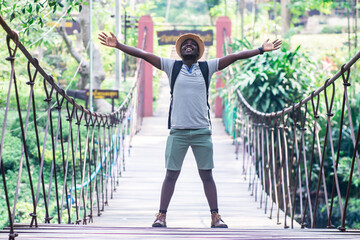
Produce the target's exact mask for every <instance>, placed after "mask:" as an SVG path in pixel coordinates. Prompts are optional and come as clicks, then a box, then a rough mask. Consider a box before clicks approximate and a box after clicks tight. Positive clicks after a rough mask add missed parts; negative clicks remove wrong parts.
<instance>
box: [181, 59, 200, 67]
mask: <svg viewBox="0 0 360 240" xmlns="http://www.w3.org/2000/svg"><path fill="white" fill-rule="evenodd" d="M182 61H183V64H185V65H187V66H188V67H189V68H191V65H193V64H194V63H197V60H196V59H183V60H182Z"/></svg>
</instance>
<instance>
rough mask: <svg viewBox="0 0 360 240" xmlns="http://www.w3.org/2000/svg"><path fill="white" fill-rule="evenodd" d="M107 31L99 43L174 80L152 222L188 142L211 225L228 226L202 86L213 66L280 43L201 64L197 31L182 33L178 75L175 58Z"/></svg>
mask: <svg viewBox="0 0 360 240" xmlns="http://www.w3.org/2000/svg"><path fill="white" fill-rule="evenodd" d="M110 34H111V36H108V35H107V34H106V33H104V32H102V33H101V34H99V40H100V43H101V44H103V45H105V46H108V47H113V48H117V49H119V50H121V51H123V52H124V53H126V54H129V55H131V56H134V57H138V58H142V59H144V60H145V61H147V62H149V63H150V64H152V65H153V66H155V67H156V68H158V69H160V70H163V71H165V72H166V74H167V75H168V77H169V83H170V85H172V82H173V81H174V80H176V81H175V83H173V84H174V85H173V86H171V87H173V89H171V94H172V103H171V105H172V106H171V109H170V112H169V115H170V114H171V117H169V127H170V128H171V131H170V134H169V136H168V139H167V144H166V151H165V159H166V169H167V171H166V175H165V179H164V182H163V185H162V189H161V199H160V209H159V213H158V214H157V216H156V219H155V221H154V223H153V224H152V226H153V227H166V213H167V209H168V206H169V203H170V199H171V197H172V195H173V193H174V188H175V183H176V181H177V179H178V177H179V174H180V170H181V167H182V163H183V160H184V157H185V154H186V152H187V150H188V148H189V146H191V148H192V151H193V153H194V156H195V159H196V163H197V167H198V172H199V175H200V178H201V180H202V182H203V186H204V191H205V195H206V198H207V201H208V204H209V207H210V212H211V227H212V228H227V227H228V226H227V225H226V224H225V222H224V221H223V220H222V219H221V217H220V215H219V210H218V203H217V191H216V185H215V182H214V179H213V177H212V169H213V168H214V164H213V145H212V139H211V130H210V117H209V114H208V106H207V92H208V89H206V87H207V86H209V83H210V80H211V76H212V75H213V73H214V72H216V71H220V70H222V69H224V68H226V67H227V66H229V65H230V64H232V63H234V62H235V61H237V60H239V59H244V58H250V57H253V56H255V55H258V54H262V53H264V52H268V51H273V50H277V49H279V48H280V46H281V41H280V40H275V41H274V42H269V39H268V40H266V41H265V42H264V43H263V45H262V46H261V47H260V48H258V49H253V50H245V51H241V52H237V53H232V54H229V55H227V56H225V57H222V58H219V59H212V60H209V61H206V63H207V66H206V67H201V66H200V65H199V62H198V60H199V59H200V58H201V57H202V55H203V53H204V48H205V47H204V43H203V41H202V40H201V38H200V36H198V35H195V34H191V33H188V34H184V35H182V36H180V37H179V38H178V40H177V42H176V51H177V53H178V55H179V56H180V57H181V59H182V63H180V67H181V69H180V71H179V72H178V75H177V77H176V76H175V77H174V76H172V73H173V70H174V69H175V67H174V65H175V60H172V59H168V58H161V57H158V56H156V55H154V54H152V53H148V52H145V51H143V50H141V49H138V48H134V47H130V46H126V45H124V44H122V43H120V42H118V41H117V39H116V37H115V36H114V35H113V34H112V33H110ZM201 65H204V64H201ZM204 69H206V70H204ZM204 71H205V72H207V74H206V75H208V79H204V78H205V76H204V74H203V73H204ZM174 72H175V71H174ZM172 78H174V79H172ZM205 81H207V82H205Z"/></svg>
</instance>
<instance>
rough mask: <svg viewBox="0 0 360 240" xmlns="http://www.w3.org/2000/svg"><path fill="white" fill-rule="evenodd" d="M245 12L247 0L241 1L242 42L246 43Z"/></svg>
mask: <svg viewBox="0 0 360 240" xmlns="http://www.w3.org/2000/svg"><path fill="white" fill-rule="evenodd" d="M244 11H245V0H240V16H241V40H242V41H244Z"/></svg>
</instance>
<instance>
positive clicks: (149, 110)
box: [137, 15, 154, 117]
mask: <svg viewBox="0 0 360 240" xmlns="http://www.w3.org/2000/svg"><path fill="white" fill-rule="evenodd" d="M145 29H146V35H145V38H146V39H145V48H144V49H143V50H145V51H146V52H151V53H152V52H153V40H154V37H153V35H154V22H153V20H152V18H151V16H150V15H146V16H142V17H141V18H140V19H139V24H138V46H137V47H138V48H142V45H143V38H144V32H145ZM139 80H140V82H142V83H143V84H139V100H141V101H143V103H142V104H140V105H143V107H144V109H143V116H144V117H150V116H152V115H153V87H152V82H153V66H152V65H151V64H150V63H148V62H145V65H144V70H143V72H142V74H141V78H140V79H139ZM140 87H141V88H143V89H140ZM140 93H141V94H143V95H144V96H143V97H142V96H141V95H140Z"/></svg>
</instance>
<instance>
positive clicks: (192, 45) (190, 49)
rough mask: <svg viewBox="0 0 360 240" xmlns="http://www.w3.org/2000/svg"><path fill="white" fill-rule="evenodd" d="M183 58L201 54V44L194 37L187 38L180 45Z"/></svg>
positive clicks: (195, 56)
mask: <svg viewBox="0 0 360 240" xmlns="http://www.w3.org/2000/svg"><path fill="white" fill-rule="evenodd" d="M180 50H181V56H182V57H183V58H196V59H197V57H198V56H199V46H198V44H197V43H196V42H195V41H194V40H193V39H186V40H185V41H184V42H183V43H182V44H181V47H180Z"/></svg>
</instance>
